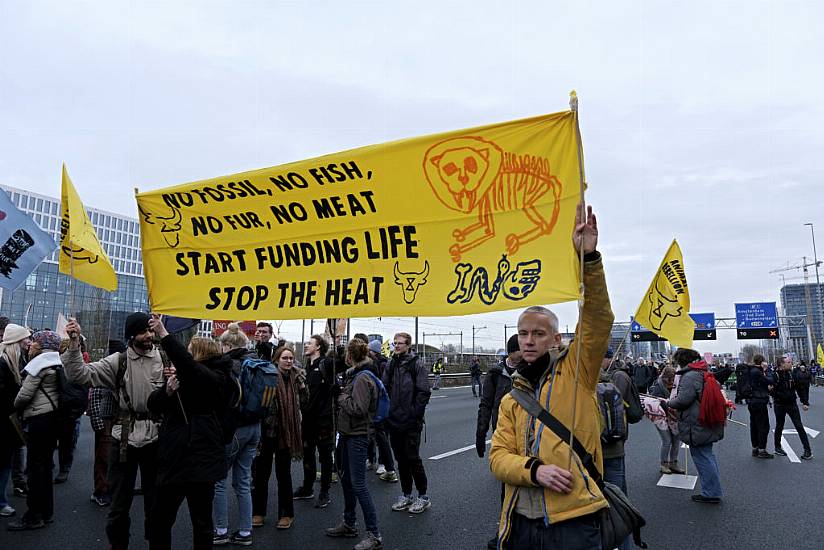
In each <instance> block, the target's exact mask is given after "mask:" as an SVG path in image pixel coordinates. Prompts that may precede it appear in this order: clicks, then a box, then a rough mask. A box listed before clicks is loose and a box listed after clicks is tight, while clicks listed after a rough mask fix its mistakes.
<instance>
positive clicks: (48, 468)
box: [23, 412, 57, 522]
mask: <svg viewBox="0 0 824 550" xmlns="http://www.w3.org/2000/svg"><path fill="white" fill-rule="evenodd" d="M26 423H27V425H28V432H29V437H28V442H27V445H28V448H29V449H28V460H27V461H26V469H27V470H28V472H29V493H28V495H27V496H26V508H27V510H26V513H25V514H24V515H23V520H24V521H28V522H35V521H38V520H41V519H42V520H46V519H51V517H52V516H53V515H54V487H53V486H52V475H53V473H52V468H53V467H54V461H53V456H54V448H55V446H56V445H57V413H56V412H47V413H44V414H38V415H37V416H32V417H30V418H28V419H26Z"/></svg>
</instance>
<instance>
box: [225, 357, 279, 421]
mask: <svg viewBox="0 0 824 550" xmlns="http://www.w3.org/2000/svg"><path fill="white" fill-rule="evenodd" d="M239 371H240V372H235V369H232V378H234V379H235V382H236V383H237V385H238V388H239V390H240V391H239V392H238V393H239V395H238V397H237V400H236V402H235V403H233V405H234V407H235V408H236V409H237V410H238V411H239V412H240V413H241V415H243V416H244V417H245V418H248V419H258V420H262V419H263V418H264V417H265V416H266V414H267V413H268V412H269V407H270V406H271V405H272V402H273V401H274V399H275V388H276V387H277V385H278V369H277V367H275V366H274V365H273V364H272V363H271V361H266V360H265V359H254V358H251V357H247V358H246V359H244V360H243V361H242V362H241V363H240V369H239Z"/></svg>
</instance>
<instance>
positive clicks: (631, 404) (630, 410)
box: [627, 384, 644, 424]
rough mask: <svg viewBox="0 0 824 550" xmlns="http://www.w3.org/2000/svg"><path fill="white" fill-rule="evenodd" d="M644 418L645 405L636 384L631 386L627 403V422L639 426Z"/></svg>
mask: <svg viewBox="0 0 824 550" xmlns="http://www.w3.org/2000/svg"><path fill="white" fill-rule="evenodd" d="M642 418H644V405H642V404H641V395H640V394H639V393H638V388H636V387H635V384H630V385H629V400H628V401H627V422H629V423H630V424H637V423H638V422H640V421H641V419H642Z"/></svg>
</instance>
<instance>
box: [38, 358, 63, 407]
mask: <svg viewBox="0 0 824 550" xmlns="http://www.w3.org/2000/svg"><path fill="white" fill-rule="evenodd" d="M50 368H51V369H53V370H54V372H55V374H57V375H58V377H59V376H60V375H59V373H58V372H57V368H56V367H50ZM45 370H49V369H45ZM45 379H46V377H45V376H43V377H42V378H40V383H39V384H37V389H38V390H40V391H41V392H42V393H43V395H45V396H46V399H48V400H49V403H50V404H51V406H52V410H53V411H56V410H57V405H55V404H54V400H53V399H52V398H51V397H49V394H48V393H47V392H46V390H44V389H43V381H45ZM58 383H60V381H59V378H58ZM35 391H36V390H35Z"/></svg>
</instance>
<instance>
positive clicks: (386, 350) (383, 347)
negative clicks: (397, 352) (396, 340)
mask: <svg viewBox="0 0 824 550" xmlns="http://www.w3.org/2000/svg"><path fill="white" fill-rule="evenodd" d="M381 353H382V354H383V355H384V357H391V356H392V350H391V349H390V348H389V340H384V341H383V344H381Z"/></svg>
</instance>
